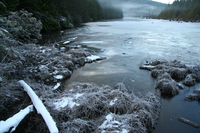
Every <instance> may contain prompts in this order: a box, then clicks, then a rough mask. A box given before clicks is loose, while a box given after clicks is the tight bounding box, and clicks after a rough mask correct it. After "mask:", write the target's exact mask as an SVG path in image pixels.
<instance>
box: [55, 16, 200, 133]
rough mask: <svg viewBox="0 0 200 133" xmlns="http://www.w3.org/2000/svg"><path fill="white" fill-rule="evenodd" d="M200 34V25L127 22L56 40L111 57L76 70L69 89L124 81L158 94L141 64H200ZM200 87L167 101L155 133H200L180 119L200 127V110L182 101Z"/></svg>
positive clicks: (90, 28)
mask: <svg viewBox="0 0 200 133" xmlns="http://www.w3.org/2000/svg"><path fill="white" fill-rule="evenodd" d="M199 29H200V23H185V22H181V23H178V22H175V21H165V20H152V19H136V18H124V19H120V20H112V21H102V22H90V23H86V24H85V26H83V27H80V28H76V29H71V30H66V31H64V35H63V36H62V37H61V36H58V37H56V36H55V34H54V38H55V40H56V41H60V40H65V39H69V38H75V37H77V38H76V40H75V41H74V42H72V43H71V44H70V45H80V46H86V47H89V48H90V49H91V50H92V51H94V52H96V54H98V55H100V56H105V57H107V59H106V60H103V61H99V62H96V63H92V64H86V65H85V66H84V67H82V68H79V69H78V70H76V71H74V73H73V75H72V76H71V78H70V79H69V80H67V81H66V83H65V87H66V89H68V88H70V87H71V85H72V83H73V82H84V83H85V82H86V83H91V84H95V85H99V86H102V85H110V86H115V85H116V84H117V83H118V82H123V83H124V84H125V85H126V87H127V88H128V89H129V90H132V91H134V92H135V93H136V94H139V93H141V94H146V93H148V92H154V88H155V82H156V80H155V79H153V78H152V77H151V75H150V72H148V71H146V70H140V69H139V66H140V65H141V63H142V62H143V61H145V60H149V59H150V60H152V59H166V60H175V59H176V60H179V61H181V62H182V63H185V64H187V65H197V64H200V58H199V57H200V43H199V42H200V30H199ZM51 41H54V40H51ZM195 88H198V85H197V86H195V87H193V88H185V89H184V90H182V91H181V92H180V94H179V95H177V96H175V97H174V98H168V99H165V98H163V99H162V108H161V114H160V119H159V124H158V125H157V127H156V129H155V131H154V132H155V133H169V132H171V133H175V132H182V133H186V132H187V133H188V132H192V133H197V132H200V130H199V129H195V128H193V127H190V126H188V125H186V124H183V123H180V122H179V121H177V118H178V117H185V118H187V119H190V120H192V121H194V122H197V123H199V124H200V119H199V118H200V105H199V104H198V103H197V102H184V101H183V100H184V97H185V95H186V94H187V93H188V92H192V90H194V89H195Z"/></svg>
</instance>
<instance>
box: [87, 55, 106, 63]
mask: <svg viewBox="0 0 200 133" xmlns="http://www.w3.org/2000/svg"><path fill="white" fill-rule="evenodd" d="M104 59H106V57H101V56H97V55H91V56H88V57H87V58H86V59H85V62H86V63H91V62H93V61H98V60H104Z"/></svg>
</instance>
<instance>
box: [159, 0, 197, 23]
mask: <svg viewBox="0 0 200 133" xmlns="http://www.w3.org/2000/svg"><path fill="white" fill-rule="evenodd" d="M158 18H161V19H174V20H183V21H200V0H175V1H174V3H173V4H171V5H168V6H167V7H166V8H165V9H164V10H163V11H162V12H161V13H160V15H159V17H158Z"/></svg>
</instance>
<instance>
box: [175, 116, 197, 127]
mask: <svg viewBox="0 0 200 133" xmlns="http://www.w3.org/2000/svg"><path fill="white" fill-rule="evenodd" d="M178 121H180V122H183V123H185V124H188V125H190V126H192V127H195V128H200V125H199V124H197V123H195V122H192V121H190V120H188V119H185V118H183V117H180V118H178Z"/></svg>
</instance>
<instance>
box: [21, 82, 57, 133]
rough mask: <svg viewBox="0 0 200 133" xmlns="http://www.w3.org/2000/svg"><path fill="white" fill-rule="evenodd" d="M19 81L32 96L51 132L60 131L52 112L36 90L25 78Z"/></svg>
mask: <svg viewBox="0 0 200 133" xmlns="http://www.w3.org/2000/svg"><path fill="white" fill-rule="evenodd" d="M19 83H20V84H21V85H22V86H23V87H24V90H25V91H26V92H27V94H28V95H29V97H30V98H31V101H32V102H33V105H34V106H35V108H36V110H37V112H38V114H41V115H42V117H43V119H44V121H45V123H46V124H47V126H48V128H49V131H50V132H51V133H58V128H57V126H56V123H55V121H54V120H53V118H52V117H51V115H50V113H49V112H48V111H47V109H46V107H45V106H44V104H43V103H42V101H41V100H40V99H39V97H38V96H37V95H36V94H35V92H34V91H33V90H32V89H31V87H30V86H29V85H28V84H26V83H25V82H24V81H23V80H20V81H19Z"/></svg>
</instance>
